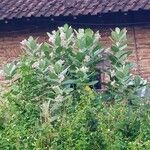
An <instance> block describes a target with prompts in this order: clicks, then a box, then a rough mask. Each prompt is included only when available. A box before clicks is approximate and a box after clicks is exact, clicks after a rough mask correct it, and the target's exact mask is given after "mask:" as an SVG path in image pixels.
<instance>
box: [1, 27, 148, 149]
mask: <svg viewBox="0 0 150 150" xmlns="http://www.w3.org/2000/svg"><path fill="white" fill-rule="evenodd" d="M48 36H49V39H50V41H49V43H41V44H39V43H38V42H37V39H33V38H32V37H30V38H29V39H28V40H24V41H23V42H22V46H23V48H24V50H25V54H24V56H22V58H20V59H19V60H18V61H16V62H12V63H11V64H7V65H6V66H5V67H4V71H5V75H6V79H8V80H9V81H10V83H9V85H7V91H6V90H2V91H3V92H4V94H2V99H3V102H4V103H3V105H2V107H1V108H0V123H1V124H0V149H6V150H7V149H13V150H15V149H16V150H22V149H36V150H43V149H45V150H48V149H53V150H55V149H56V150H57V149H60V150H61V149H62V150H63V149H68V150H72V149H75V150H76V149H77V150H78V149H79V150H80V149H85V150H88V149H89V150H91V149H93V150H94V149H95V150H97V149H104V150H105V149H106V150H107V149H116V150H117V149H118V150H120V149H127V150H128V149H135V150H137V149H143V150H145V149H149V148H150V136H149V135H150V130H149V121H150V117H149V106H148V104H147V103H145V101H144V100H143V101H141V100H139V99H142V98H140V97H139V95H138V92H139V90H140V89H141V88H142V87H146V82H145V81H143V80H142V79H141V78H140V77H138V76H133V75H132V74H131V73H130V69H131V65H130V63H129V62H127V61H126V59H127V57H128V54H129V53H128V52H127V51H124V50H125V48H126V31H125V30H120V29H118V28H117V29H116V30H115V31H113V32H112V47H111V49H110V51H109V52H108V53H107V56H106V58H104V57H103V54H102V53H103V52H104V51H105V50H104V49H103V48H102V45H101V44H100V42H99V37H100V36H99V33H98V32H96V33H94V32H93V31H92V30H90V29H86V30H83V29H79V31H76V30H73V29H72V28H71V27H69V26H68V25H65V26H64V27H60V28H59V29H58V31H53V32H52V34H50V33H48ZM104 60H107V61H108V62H109V63H110V66H109V68H108V69H107V70H106V71H105V70H102V69H98V68H97V66H98V65H99V64H101V63H103V61H104ZM104 71H105V73H107V74H108V75H109V76H110V81H109V82H108V84H106V90H105V91H104V92H103V93H98V92H96V90H95V85H96V84H97V83H98V81H97V76H98V75H99V74H100V73H102V72H104ZM5 102H6V103H5Z"/></svg>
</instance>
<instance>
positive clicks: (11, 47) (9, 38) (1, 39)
mask: <svg viewBox="0 0 150 150" xmlns="http://www.w3.org/2000/svg"><path fill="white" fill-rule="evenodd" d="M97 30H98V29H97ZM99 30H100V33H101V37H102V38H101V41H102V43H103V44H104V45H105V46H109V45H110V43H111V41H110V39H109V36H110V33H111V30H110V28H109V29H108V28H106V29H104V28H99ZM127 30H128V34H127V35H128V46H129V49H130V50H132V51H133V54H132V56H131V57H130V60H131V61H132V62H134V63H135V64H136V65H135V68H134V70H133V72H134V73H136V74H139V75H141V76H142V77H143V78H145V79H147V80H148V81H149V82H150V26H141V27H128V28H127ZM30 35H31V36H33V37H39V40H40V41H45V40H47V35H46V32H45V31H44V32H43V31H40V30H37V31H32V30H30V31H29V30H25V31H15V32H5V33H2V32H1V33H0V66H2V65H3V64H5V63H6V62H9V61H11V60H14V59H15V58H16V57H19V55H20V54H21V53H22V50H21V47H20V42H21V41H22V40H23V39H25V38H28V37H29V36H30Z"/></svg>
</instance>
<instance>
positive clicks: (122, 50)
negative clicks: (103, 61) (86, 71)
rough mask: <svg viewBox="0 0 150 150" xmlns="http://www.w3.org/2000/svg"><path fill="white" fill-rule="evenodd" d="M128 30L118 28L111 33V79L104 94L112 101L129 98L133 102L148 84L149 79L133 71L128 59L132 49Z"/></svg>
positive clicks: (108, 72)
mask: <svg viewBox="0 0 150 150" xmlns="http://www.w3.org/2000/svg"><path fill="white" fill-rule="evenodd" d="M126 32H127V31H126V29H123V30H120V29H119V28H116V29H115V31H112V33H111V40H112V46H111V48H110V51H109V53H108V58H107V60H108V61H109V62H110V64H111V65H110V68H109V69H108V70H107V74H108V75H109V78H110V81H109V82H108V84H107V90H106V93H105V94H104V95H105V96H106V99H108V100H111V101H112V100H127V102H129V103H132V102H133V100H137V99H139V98H140V96H139V95H138V94H139V92H140V90H141V88H145V87H146V86H147V81H146V80H143V79H142V78H141V77H140V76H135V75H133V74H132V73H131V70H132V68H133V67H134V66H133V64H132V63H131V62H129V61H128V56H129V55H130V54H131V51H128V50H127V38H126ZM131 101H132V102H131Z"/></svg>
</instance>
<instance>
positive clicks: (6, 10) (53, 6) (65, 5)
mask: <svg viewBox="0 0 150 150" xmlns="http://www.w3.org/2000/svg"><path fill="white" fill-rule="evenodd" d="M139 9H141V10H148V9H150V0H1V1H0V20H3V19H12V18H22V17H31V16H34V17H40V16H44V17H49V16H60V15H62V16H68V15H73V16H77V15H80V14H81V15H87V14H90V15H96V14H101V13H108V12H112V13H113V12H118V11H122V12H128V11H138V10H139Z"/></svg>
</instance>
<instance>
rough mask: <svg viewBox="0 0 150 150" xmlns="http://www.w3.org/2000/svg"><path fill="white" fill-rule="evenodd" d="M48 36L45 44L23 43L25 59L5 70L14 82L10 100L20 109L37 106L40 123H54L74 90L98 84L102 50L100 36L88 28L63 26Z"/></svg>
mask: <svg viewBox="0 0 150 150" xmlns="http://www.w3.org/2000/svg"><path fill="white" fill-rule="evenodd" d="M48 36H49V42H48V43H46V42H45V43H40V44H39V43H38V42H37V39H34V38H33V37H29V39H28V40H24V41H22V42H21V44H22V47H23V49H24V51H25V54H24V56H23V57H22V58H20V59H19V60H17V61H16V62H14V63H11V64H7V65H6V66H5V67H4V70H5V74H6V78H7V79H12V80H11V81H12V82H13V84H12V85H11V96H10V97H11V100H13V101H15V103H16V104H17V105H18V102H20V103H22V104H21V105H20V106H23V105H26V104H27V103H28V102H29V101H30V102H33V103H36V104H37V105H38V107H40V108H41V118H42V120H43V121H54V120H56V119H57V118H59V117H60V116H61V114H62V113H61V112H62V109H63V110H64V108H65V104H66V103H67V104H68V103H71V100H72V96H73V95H72V94H71V92H72V91H73V90H76V91H82V89H83V88H84V87H85V86H86V85H90V86H91V85H94V84H96V83H97V82H98V81H97V80H96V76H97V75H98V73H99V70H98V69H96V65H97V64H98V63H99V62H100V61H101V52H102V48H101V44H100V42H99V38H100V35H99V33H98V32H96V33H94V32H93V31H92V30H90V29H86V30H84V29H79V30H78V31H76V30H73V29H72V28H71V27H69V26H68V25H65V26H64V27H59V28H58V30H57V31H53V32H52V33H51V34H50V33H48ZM20 99H21V101H20ZM68 101H70V102H68ZM24 108H26V107H24ZM24 108H21V110H23V109H24ZM66 110H67V109H66Z"/></svg>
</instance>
